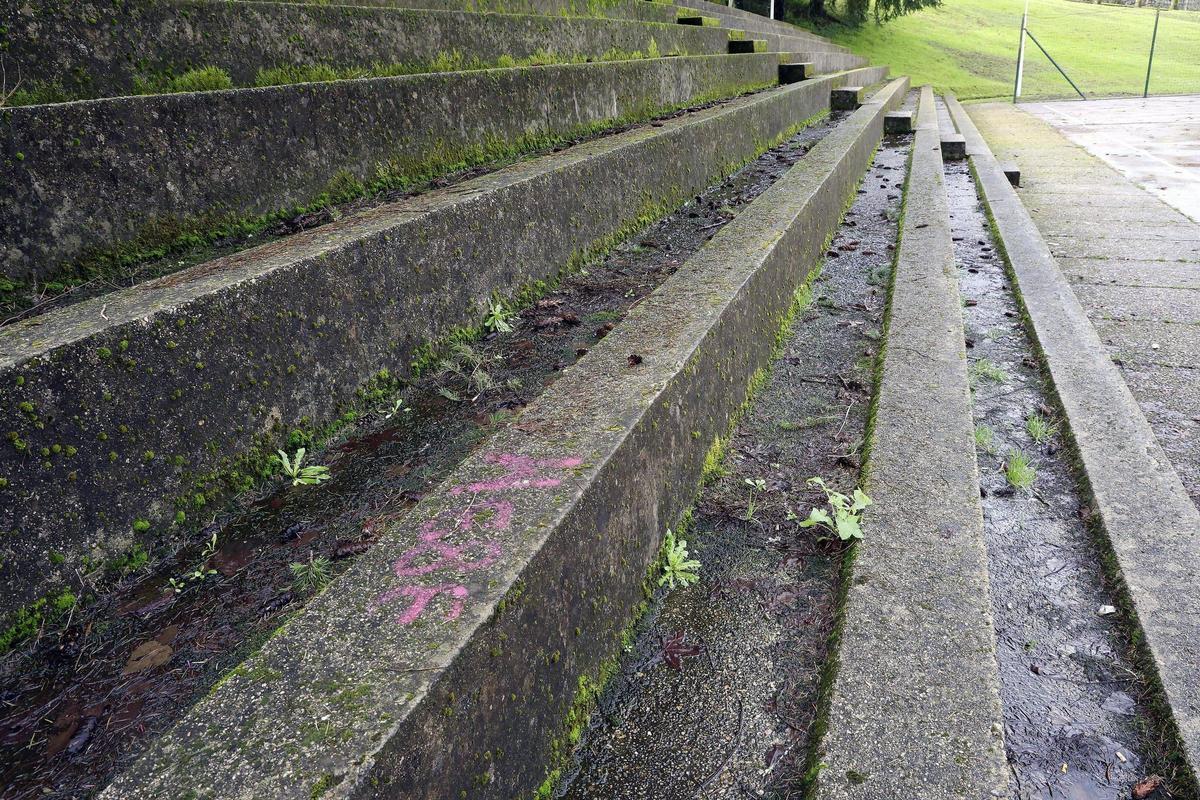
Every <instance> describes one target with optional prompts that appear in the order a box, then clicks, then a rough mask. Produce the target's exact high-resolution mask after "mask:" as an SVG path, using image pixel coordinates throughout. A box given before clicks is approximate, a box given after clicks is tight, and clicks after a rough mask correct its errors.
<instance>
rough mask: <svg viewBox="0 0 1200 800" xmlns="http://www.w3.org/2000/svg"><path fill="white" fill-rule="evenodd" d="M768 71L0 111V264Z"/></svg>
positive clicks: (588, 73) (347, 86)
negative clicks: (1, 188)
mask: <svg viewBox="0 0 1200 800" xmlns="http://www.w3.org/2000/svg"><path fill="white" fill-rule="evenodd" d="M777 72H778V59H777V57H776V56H774V55H771V54H748V55H719V56H695V57H680V58H659V59H643V60H635V61H623V62H611V63H598V64H575V65H566V66H548V67H538V68H511V69H497V70H488V71H482V72H478V71H477V72H451V73H441V74H426V75H408V76H401V77H395V78H373V79H361V80H348V81H336V82H331V83H309V84H300V85H294V86H277V87H271V88H264V89H234V90H228V91H214V92H199V93H193V94H182V95H158V96H150V97H130V98H109V99H104V100H94V101H86V102H78V103H63V104H54V105H42V106H28V107H23V108H13V109H8V110H6V111H4V119H5V121H6V122H5V125H4V127H3V130H2V136H0V162H3V163H5V164H7V165H9V169H8V175H7V178H8V180H7V187H6V191H5V192H4V193H3V194H2V195H0V245H2V247H0V274H3V275H4V276H7V277H13V278H27V277H30V276H36V277H41V278H44V277H46V276H49V275H54V274H56V273H57V272H59V271H61V270H63V269H65V268H68V267H70V266H71V265H74V264H78V263H79V262H80V260H81V259H82V260H84V261H86V260H87V259H89V258H98V257H102V256H103V255H106V254H109V253H111V252H112V250H113V249H114V248H120V247H124V248H125V249H126V250H129V249H132V250H135V251H136V250H154V249H156V248H158V247H162V246H164V245H169V244H170V242H171V241H172V237H173V236H176V235H178V233H177V232H179V231H182V232H183V233H184V234H190V233H203V232H204V231H205V230H208V229H214V228H219V227H220V226H221V225H222V224H230V223H231V222H232V221H239V220H244V219H246V218H255V217H256V216H259V215H266V214H271V213H275V212H279V211H281V210H286V209H290V208H293V207H304V206H307V205H309V204H312V203H314V201H317V200H319V199H320V198H321V197H322V196H328V195H329V194H330V193H332V194H337V193H338V192H340V191H344V189H345V187H346V186H348V185H349V186H351V187H353V186H355V185H360V186H361V185H363V184H367V185H370V184H380V183H382V184H383V185H385V186H387V185H390V186H393V187H394V188H398V187H403V186H404V185H406V182H409V181H416V182H420V181H421V180H427V179H428V178H429V177H432V176H434V175H436V174H438V173H439V172H441V171H445V170H447V169H452V168H460V167H462V166H465V165H469V164H472V163H477V162H483V161H487V160H494V159H496V158H502V157H505V156H512V155H517V154H520V153H521V152H523V151H528V150H530V149H533V148H536V147H544V146H547V145H548V144H551V143H554V142H555V141H560V140H562V139H569V138H571V137H574V136H579V135H581V134H585V133H589V132H594V131H597V130H599V129H603V128H604V127H606V126H611V125H616V124H619V123H620V122H622V121H629V120H636V119H644V118H646V117H648V116H650V115H652V114H653V113H655V112H656V111H657V112H661V111H665V110H670V109H673V108H676V107H680V106H686V105H688V104H693V103H697V102H701V101H705V100H711V99H715V98H720V97H729V96H733V95H737V94H739V93H742V92H745V91H748V90H751V89H758V88H762V87H765V86H769V85H773V84H775V83H776V81H777V78H778V75H777ZM531 109H536V110H537V111H536V112H532V111H531ZM434 110H436V113H435V112H434ZM230 131H239V132H240V134H241V135H238V136H230V135H229V132H230ZM356 182H357V184H356ZM98 254H100V255H98Z"/></svg>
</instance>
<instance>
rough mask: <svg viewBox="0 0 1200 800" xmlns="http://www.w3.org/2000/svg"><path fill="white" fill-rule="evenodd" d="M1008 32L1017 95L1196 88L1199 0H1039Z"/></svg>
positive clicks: (1107, 94)
mask: <svg viewBox="0 0 1200 800" xmlns="http://www.w3.org/2000/svg"><path fill="white" fill-rule="evenodd" d="M952 1H953V0H951V2H952ZM1185 6H1187V7H1191V8H1196V9H1197V10H1196V11H1189V10H1185V8H1184V7H1185ZM1060 9H1061V10H1060ZM1013 37H1014V45H1015V44H1016V40H1018V39H1020V38H1024V47H1025V53H1024V67H1023V69H1022V70H1021V72H1022V74H1021V78H1020V97H1019V98H1018V99H1024V100H1034V99H1039V100H1040V99H1052V98H1067V97H1080V96H1082V97H1086V98H1097V97H1129V96H1135V97H1137V96H1142V95H1143V94H1146V95H1167V94H1200V0H1128V2H1124V3H1110V2H1105V3H1104V4H1094V3H1087V2H1063V3H1061V5H1059V4H1055V6H1054V7H1053V9H1052V10H1048V9H1047V6H1046V5H1045V4H1044V3H1043V4H1039V5H1038V10H1037V11H1036V12H1030V15H1029V18H1028V20H1027V21H1026V33H1025V36H1024V37H1021V35H1020V33H1019V32H1018V31H1014V32H1013ZM1016 84H1017V81H1016V80H1015V76H1014V89H1016Z"/></svg>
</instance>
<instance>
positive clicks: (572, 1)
mask: <svg viewBox="0 0 1200 800" xmlns="http://www.w3.org/2000/svg"><path fill="white" fill-rule="evenodd" d="M243 2H251V3H260V2H277V0H243ZM298 2H301V3H304V4H305V5H323V4H324V3H323V0H298ZM337 5H342V6H359V7H386V8H425V9H437V10H442V11H473V12H482V13H504V14H543V15H549V16H564V17H607V18H611V19H640V20H644V21H647V22H674V21H675V16H676V14H677V13H678V9H677V7H676V6H675V4H674V3H669V2H658V0H650V1H649V2H648V0H604V2H599V3H597V2H589V0H341V2H339V3H338V4H337Z"/></svg>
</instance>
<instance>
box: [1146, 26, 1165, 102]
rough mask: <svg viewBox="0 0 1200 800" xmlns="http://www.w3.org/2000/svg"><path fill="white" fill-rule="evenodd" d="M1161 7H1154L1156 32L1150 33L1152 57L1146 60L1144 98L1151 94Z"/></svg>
mask: <svg viewBox="0 0 1200 800" xmlns="http://www.w3.org/2000/svg"><path fill="white" fill-rule="evenodd" d="M1161 13H1162V9H1161V8H1156V9H1154V33H1153V34H1151V35H1150V58H1149V59H1148V60H1147V61H1146V85H1145V87H1143V88H1142V99H1143V100H1144V99H1146V98H1147V97H1149V96H1150V68H1151V67H1153V66H1154V45H1155V43H1156V42H1158V15H1159V14H1161Z"/></svg>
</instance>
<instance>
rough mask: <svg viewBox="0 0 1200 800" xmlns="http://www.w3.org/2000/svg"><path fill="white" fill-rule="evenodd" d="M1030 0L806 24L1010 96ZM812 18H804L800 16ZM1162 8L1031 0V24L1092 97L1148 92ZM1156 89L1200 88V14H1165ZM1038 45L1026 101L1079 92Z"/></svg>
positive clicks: (917, 78) (1030, 62)
mask: <svg viewBox="0 0 1200 800" xmlns="http://www.w3.org/2000/svg"><path fill="white" fill-rule="evenodd" d="M1023 8H1024V0H944V5H942V6H941V7H940V8H933V9H927V10H925V11H920V12H918V13H916V14H911V15H909V16H907V17H901V18H900V19H897V20H894V21H892V22H889V23H887V24H886V25H883V26H876V25H875V24H874V23H868V24H867V25H864V26H863V27H862V28H859V29H857V30H855V29H850V28H845V27H842V26H837V25H834V26H830V27H825V28H814V27H812V26H811V25H808V26H806V27H809V28H811V29H812V30H814V31H816V32H817V33H820V34H822V35H824V36H828V37H829V38H831V39H833V40H834V41H836V42H837V43H838V44H842V45H845V46H847V47H849V48H850V49H852V50H853V51H854V52H855V53H858V54H859V55H862V56H866V57H867V58H869V59H870V60H871V61H872V63H876V64H889V65H891V67H892V72H893V73H894V74H898V75H908V76H909V77H911V78H912V81H913V83H914V84H917V85H920V84H923V83H931V84H933V86H934V88H935V89H937V90H938V91H950V92H954V93H955V94H956V95H957V96H958V97H959V98H960V99H963V100H975V99H985V98H1002V97H1011V96H1012V88H1013V73H1014V69H1015V66H1016V55H1017V39H1018V33H1019V30H1020V24H1021V11H1022V9H1023ZM801 24H803V23H801ZM1153 27H1154V11H1153V10H1151V9H1141V8H1123V7H1118V6H1098V5H1091V4H1085V3H1073V2H1067V0H1031V2H1030V4H1029V30H1030V31H1032V32H1033V35H1034V36H1036V37H1037V38H1038V41H1039V42H1041V43H1042V46H1044V47H1045V48H1046V49H1047V50H1048V51H1049V52H1050V55H1052V56H1053V57H1054V60H1055V61H1057V62H1058V63H1059V64H1060V65H1062V67H1063V69H1064V70H1066V72H1067V74H1068V75H1070V76H1071V78H1072V79H1073V80H1074V81H1075V83H1076V84H1078V86H1079V88H1080V89H1082V90H1083V92H1084V94H1086V95H1087V96H1088V97H1114V96H1120V95H1140V94H1141V93H1142V83H1143V81H1145V78H1146V56H1147V55H1148V53H1149V51H1150V36H1151V32H1152V30H1153ZM1150 92H1151V94H1182V93H1200V13H1196V12H1188V11H1175V12H1163V13H1162V16H1161V18H1160V22H1159V30H1158V46H1157V48H1156V50H1155V53H1154V68H1153V73H1152V76H1151V79H1150ZM1076 96H1077V95H1076V94H1075V92H1074V91H1073V90H1072V89H1071V87H1070V85H1069V84H1068V83H1067V82H1066V81H1065V80H1064V79H1063V78H1062V76H1061V75H1059V74H1058V72H1057V71H1056V70H1055V69H1054V67H1053V66H1051V64H1050V62H1049V61H1048V60H1047V59H1046V57H1045V56H1043V55H1042V54H1041V52H1040V51H1039V50H1038V49H1037V47H1035V46H1034V45H1033V43H1032V42H1028V41H1027V44H1026V55H1025V87H1024V91H1023V92H1022V97H1023V98H1024V99H1047V98H1056V97H1062V98H1065V97H1076Z"/></svg>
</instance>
